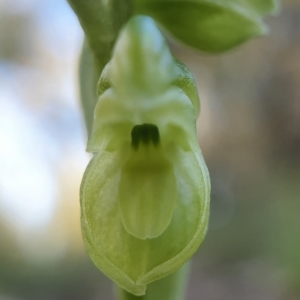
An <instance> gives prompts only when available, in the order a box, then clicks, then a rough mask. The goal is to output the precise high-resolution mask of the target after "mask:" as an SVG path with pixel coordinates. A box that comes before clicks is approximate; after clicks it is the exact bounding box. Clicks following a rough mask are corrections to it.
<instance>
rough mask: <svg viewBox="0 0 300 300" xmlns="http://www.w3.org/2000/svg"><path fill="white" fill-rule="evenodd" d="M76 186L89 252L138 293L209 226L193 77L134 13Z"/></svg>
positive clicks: (102, 94)
mask: <svg viewBox="0 0 300 300" xmlns="http://www.w3.org/2000/svg"><path fill="white" fill-rule="evenodd" d="M98 93H99V99H98V103H97V105H96V107H95V114H94V125H93V130H92V135H91V137H90V139H89V143H88V151H90V152H93V153H94V157H93V159H92V160H91V162H90V163H89V165H88V167H87V169H86V171H85V175H84V178H83V180H82V184H81V192H80V199H81V223H82V232H83V238H84V242H85V245H86V248H87V251H88V253H89V255H90V256H91V258H92V260H93V261H94V263H95V264H96V266H97V267H98V268H100V269H101V270H102V271H103V272H104V273H105V274H106V275H107V276H109V277H110V278H111V279H113V280H114V281H115V282H116V283H117V284H118V285H119V286H121V287H122V288H123V289H125V290H127V291H129V292H130V293H132V294H135V295H142V294H144V293H145V290H146V286H147V284H149V283H151V282H153V281H155V280H158V279H160V278H163V277H165V276H167V275H169V274H171V273H173V272H174V271H176V270H177V269H178V268H179V267H180V266H181V265H182V264H183V263H184V262H186V261H187V260H188V259H189V258H190V257H191V256H192V255H193V253H194V252H195V251H196V250H197V248H198V247H199V245H200V243H201V242H202V240H203V238H204V236H205V233H206V229H207V224H208V215H209V194H210V181H209V175H208V171H207V168H206V165H205V163H204V160H203V157H202V154H201V151H200V149H199V146H198V142H197V135H196V113H197V112H198V110H199V104H198V97H197V90H196V87H195V83H194V80H192V77H191V75H190V73H189V72H188V70H187V69H186V67H184V66H183V65H182V64H181V63H179V62H178V61H176V60H175V59H174V58H173V57H172V55H171V53H170V51H169V48H168V45H167V43H166V41H165V39H164V38H163V36H162V34H161V33H160V31H159V30H158V29H157V27H156V25H155V22H154V21H153V20H152V19H151V18H149V17H143V16H138V17H135V18H133V19H131V21H129V22H128V23H127V25H126V26H125V28H124V29H123V31H122V32H121V33H120V36H119V37H118V39H117V42H116V45H115V48H114V52H113V56H112V60H111V62H110V63H109V64H108V65H107V67H106V68H105V69H104V71H103V73H102V76H101V78H100V81H99V85H98Z"/></svg>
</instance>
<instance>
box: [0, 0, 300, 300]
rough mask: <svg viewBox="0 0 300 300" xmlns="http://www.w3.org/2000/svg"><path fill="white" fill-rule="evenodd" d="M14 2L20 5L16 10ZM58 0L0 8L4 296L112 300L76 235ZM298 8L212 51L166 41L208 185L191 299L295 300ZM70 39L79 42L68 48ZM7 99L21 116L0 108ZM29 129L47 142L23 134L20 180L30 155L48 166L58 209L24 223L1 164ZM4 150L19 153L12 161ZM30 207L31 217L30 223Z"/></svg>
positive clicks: (77, 146) (14, 183)
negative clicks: (195, 103)
mask: <svg viewBox="0 0 300 300" xmlns="http://www.w3.org/2000/svg"><path fill="white" fill-rule="evenodd" d="M23 2H24V3H25V2H26V5H23V9H21V8H19V9H18V10H17V9H15V8H14V7H17V6H18V7H20V6H21V3H23ZM30 3H33V4H34V5H33V4H32V5H31V4H30ZM61 3H64V1H60V0H56V1H54V0H43V1H40V0H36V2H34V0H32V2H31V1H21V0H15V1H13V0H10V1H5V2H3V1H2V2H0V40H1V42H0V105H1V107H0V115H1V116H0V138H1V147H0V161H1V162H0V174H1V178H0V214H1V222H0V224H1V225H0V226H1V227H0V238H1V243H0V290H1V292H0V299H1V300H2V299H5V300H6V299H14V300H21V299H22V300H23V299H24V300H35V299H36V300H40V299H46V300H50V299H56V300H68V299H70V300H74V299H75V300H77V299H78V300H79V299H88V300H96V299H101V300H111V299H113V295H112V291H111V286H110V283H109V281H108V280H107V279H106V278H105V276H103V275H101V274H100V272H99V271H98V270H97V269H96V268H95V267H94V266H93V265H92V263H91V262H90V260H89V258H88V257H87V254H85V252H84V250H83V245H82V242H81V239H82V237H81V234H80V226H79V220H78V219H79V218H78V216H79V205H78V201H79V199H78V198H79V197H78V188H79V184H80V179H81V175H82V172H83V170H84V167H85V164H86V163H87V159H86V158H84V157H82V156H81V155H82V153H84V148H85V141H84V140H83V137H82V135H83V133H82V132H83V129H81V130H80V128H83V126H84V124H83V122H81V123H80V121H81V119H80V117H79V114H80V112H79V108H78V104H77V103H75V96H76V95H74V94H73V93H71V94H70V91H73V87H74V80H75V74H76V68H75V67H76V61H77V59H78V54H79V52H80V46H81V42H82V39H81V38H82V36H80V27H79V25H78V26H77V25H76V23H74V21H72V22H71V20H70V16H73V12H72V11H71V10H70V9H69V8H68V5H67V4H65V7H66V8H65V9H63V8H62V7H61V6H60V5H61ZM44 5H46V7H45V6H44ZM41 6H42V7H41ZM299 6H300V5H299V1H298V0H286V1H284V2H283V5H282V12H281V14H280V15H279V16H278V17H276V18H270V19H268V24H269V27H270V35H269V36H268V37H266V38H263V39H257V40H253V41H251V42H249V43H247V44H245V45H244V46H243V47H241V48H239V49H237V50H235V51H234V52H231V53H227V54H225V55H224V56H222V57H221V56H220V57H210V56H203V55H198V54H195V53H194V52H192V51H187V50H183V48H179V47H178V45H175V46H174V45H173V50H174V51H173V53H174V54H175V56H176V57H178V58H179V59H180V60H182V61H184V62H185V63H186V64H187V65H188V67H189V69H190V70H191V71H192V72H193V74H194V75H195V77H196V80H197V82H198V87H199V96H200V98H201V103H202V107H201V118H200V119H199V123H198V131H199V140H200V143H201V147H202V150H203V154H204V156H205V157H206V159H207V164H208V167H209V169H210V173H211V178H212V187H213V189H212V191H213V193H212V207H211V220H210V226H209V230H208V234H207V237H206V240H205V242H204V244H203V246H202V248H201V250H200V251H199V252H198V254H197V255H196V257H194V259H193V264H192V266H193V272H192V276H191V282H190V285H189V288H188V298H187V299H188V300H199V293H200V292H201V297H202V298H203V299H214V300H232V299H239V300H248V299H259V300H266V299H267V300H269V299H270V300H287V299H288V300H299V299H300V291H299V286H300V267H299V266H300V262H299V253H300V247H299V228H300V221H299V211H300V208H299V203H300V201H299V198H300V196H299V195H300V191H299V182H300V174H299V169H300V155H299V153H300V142H299V141H300V132H299V129H300V123H299V122H300V107H299V105H300V101H299V99H300V89H299V87H300V82H299V80H300V52H299V49H300V36H299V32H300V7H299ZM58 28H59V29H58ZM46 29H47V30H46ZM20 33H22V35H21V34H20ZM78 36H79V38H78ZM25 37H26V39H25ZM75 37H77V38H78V39H79V41H80V42H79V43H77V44H76V43H74V42H71V41H72V39H73V38H75ZM75 49H76V51H75ZM74 51H75V52H74ZM70 66H72V67H70ZM68 83H69V85H68ZM65 84H67V85H65ZM12 104H13V106H14V109H15V112H17V111H19V110H20V112H21V113H20V114H17V113H16V114H12V115H8V111H9V109H11V105H12ZM8 108H9V109H8ZM4 113H5V116H4ZM21 116H23V117H25V116H27V119H26V120H27V121H28V120H32V121H34V122H33V124H32V126H29V125H28V124H31V123H28V122H27V121H26V122H27V123H26V122H24V123H22V122H23V121H24V118H22V117H21ZM8 121H9V123H8ZM6 122H7V123H6ZM4 124H10V125H11V127H5V126H6V125H5V126H4ZM16 124H21V125H22V126H19V127H18V128H19V131H18V133H19V135H17V137H18V139H19V140H20V143H19V144H12V141H13V140H12V136H16V132H14V131H13V130H12V128H14V127H13V126H12V125H16ZM24 124H25V125H24ZM5 128H9V130H7V131H5V130H4V129H5ZM29 132H31V133H32V134H34V135H35V136H39V137H40V136H41V137H43V138H41V139H33V140H32V141H35V143H33V145H32V148H30V150H31V151H30V153H31V155H32V156H33V158H32V161H30V162H31V163H32V165H31V164H30V167H31V169H30V168H28V170H29V171H28V172H27V173H26V176H24V177H22V180H23V181H24V180H25V179H27V180H28V179H29V178H31V176H32V173H33V167H35V165H33V164H34V161H38V162H39V165H40V166H39V167H40V168H41V165H42V163H41V162H42V161H47V164H45V168H47V170H48V171H49V172H53V173H51V174H53V175H52V176H53V178H54V179H55V180H54V186H55V189H56V192H55V193H54V195H55V199H54V200H53V201H55V202H54V203H56V205H57V207H56V209H54V210H53V213H52V214H53V217H52V219H50V221H51V222H50V221H49V224H48V225H47V226H45V225H43V226H41V225H38V227H34V228H31V229H30V228H28V229H26V230H25V228H24V227H25V226H24V224H27V223H21V224H22V226H18V224H19V222H20V219H21V218H22V216H24V215H25V213H26V212H27V210H28V209H29V208H31V207H34V206H35V205H37V204H34V203H32V202H30V201H29V200H30V199H32V198H33V197H34V195H33V194H31V193H32V192H31V193H29V192H27V193H26V195H28V197H27V198H24V199H23V198H22V197H21V196H22V194H18V196H19V197H18V198H8V195H6V194H5V191H6V190H7V189H8V186H7V187H6V188H4V187H3V183H4V182H11V187H12V188H11V190H12V191H17V190H20V191H23V190H22V189H21V188H22V185H21V186H20V185H19V184H18V182H19V181H18V180H19V179H18V177H17V174H18V172H17V171H15V172H14V174H13V175H12V176H11V177H9V180H8V181H7V176H8V174H11V173H9V172H8V171H9V169H7V172H6V178H4V177H3V172H2V170H4V166H5V163H4V162H7V163H9V166H10V168H12V166H13V165H14V162H17V163H18V164H19V165H21V162H22V161H24V160H28V157H29V154H28V156H26V155H25V149H27V147H28V143H29V141H27V144H26V140H25V139H22V137H24V136H26V137H27V135H26V134H28V133H29ZM4 137H5V143H4V142H3V138H4ZM36 141H38V142H36ZM11 145H13V146H14V147H9V146H11ZM15 145H17V146H15ZM44 145H46V146H47V147H44ZM46 148H47V149H48V152H45V153H46V155H44V156H42V158H43V160H41V158H40V155H41V154H42V153H44V151H46V150H45V149H46ZM14 149H15V150H16V151H13V150H14ZM4 150H5V151H6V152H5V153H6V154H7V153H14V154H16V155H17V154H20V157H21V158H22V159H23V160H21V159H20V160H19V159H18V160H17V159H16V157H15V156H13V157H11V159H9V157H7V156H4V154H5V153H4ZM28 152H29V151H28ZM80 153H81V154H80ZM4 157H5V160H4ZM18 157H19V156H18ZM38 159H39V160H38ZM21 166H22V168H23V167H24V166H23V165H21ZM22 168H21V169H20V168H19V173H20V172H21V171H22ZM26 170H27V169H26ZM37 174H39V177H45V174H47V173H45V172H42V170H40V172H39V173H38V172H37ZM45 178H46V177H45ZM51 178H52V177H51ZM34 179H38V177H34ZM39 188H40V189H41V191H42V192H44V194H43V195H47V194H46V193H45V191H44V190H43V189H42V186H40V187H39ZM23 194H25V193H24V192H23ZM14 195H15V194H14ZM20 197H21V198H20ZM44 200H45V197H41V198H40V201H39V203H38V204H41V203H43V202H44ZM8 201H9V204H10V205H12V204H13V203H17V204H18V206H20V204H21V203H22V202H24V204H23V206H22V213H21V214H20V215H16V213H14V214H12V213H11V210H12V206H7V205H8ZM7 207H9V209H8V208H7ZM13 211H14V210H13ZM38 215H39V214H37V213H34V212H32V213H31V215H30V218H28V220H29V221H31V222H33V221H34V220H36V218H37V216H38ZM26 220H27V219H26ZM36 224H39V223H36ZM37 231H38V233H37Z"/></svg>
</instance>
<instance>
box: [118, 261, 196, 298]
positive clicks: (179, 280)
mask: <svg viewBox="0 0 300 300" xmlns="http://www.w3.org/2000/svg"><path fill="white" fill-rule="evenodd" d="M189 272H190V261H188V262H187V263H185V264H184V265H183V266H182V267H181V268H180V269H179V270H177V271H176V272H175V273H173V274H171V275H169V276H167V277H165V278H163V279H160V280H158V281H155V282H153V283H151V284H150V285H149V286H148V287H147V291H146V294H145V295H144V296H135V295H132V294H130V293H128V292H126V291H124V290H122V289H119V291H118V292H119V298H120V300H157V299H160V300H183V299H184V295H185V291H186V286H187V280H188V277H189Z"/></svg>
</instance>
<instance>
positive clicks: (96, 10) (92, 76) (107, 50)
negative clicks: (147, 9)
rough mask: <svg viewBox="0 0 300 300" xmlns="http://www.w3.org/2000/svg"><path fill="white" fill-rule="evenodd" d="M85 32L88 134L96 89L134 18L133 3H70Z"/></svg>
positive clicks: (88, 0)
mask: <svg viewBox="0 0 300 300" xmlns="http://www.w3.org/2000/svg"><path fill="white" fill-rule="evenodd" d="M68 2H69V4H70V6H71V7H72V8H73V10H74V12H75V14H76V15H77V17H78V20H79V22H80V24H81V26H82V29H83V31H84V33H85V37H86V41H85V44H84V47H83V51H82V55H81V62H80V92H81V101H82V105H83V108H84V114H85V121H86V126H87V130H88V133H89V134H90V132H91V127H92V124H93V114H94V108H95V105H96V103H97V93H96V86H97V82H98V79H99V77H100V74H101V72H102V70H103V68H104V66H105V65H106V64H107V62H108V61H109V60H110V58H111V52H112V48H113V46H114V43H115V40H116V37H117V35H118V33H119V31H120V29H121V27H122V26H123V25H124V24H125V23H126V22H127V21H128V19H129V18H130V16H131V11H132V4H131V0H68Z"/></svg>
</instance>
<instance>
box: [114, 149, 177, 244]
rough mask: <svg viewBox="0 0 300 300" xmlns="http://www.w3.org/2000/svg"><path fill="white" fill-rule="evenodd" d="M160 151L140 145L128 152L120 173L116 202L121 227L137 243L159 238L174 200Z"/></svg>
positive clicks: (170, 172) (173, 184)
mask: <svg viewBox="0 0 300 300" xmlns="http://www.w3.org/2000/svg"><path fill="white" fill-rule="evenodd" d="M160 148H161V147H159V148H158V147H154V146H152V145H145V146H144V145H141V146H140V147H139V149H136V150H135V149H133V150H131V151H130V152H131V153H130V155H129V158H128V159H127V161H126V163H125V164H124V166H123V167H122V170H121V178H120V183H119V194H118V198H119V203H120V208H121V216H122V221H123V225H124V227H125V229H126V230H127V231H128V232H129V233H130V234H132V235H133V236H135V237H137V238H140V239H146V238H150V239H151V238H154V237H157V236H159V235H161V234H162V232H163V231H164V230H165V229H166V228H167V226H168V225H169V224H170V221H171V218H172V214H173V210H174V205H175V202H176V200H177V185H176V179H175V175H174V169H173V166H172V164H171V163H170V161H169V160H168V158H167V157H166V155H165V154H164V152H163V151H162V149H160Z"/></svg>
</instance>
